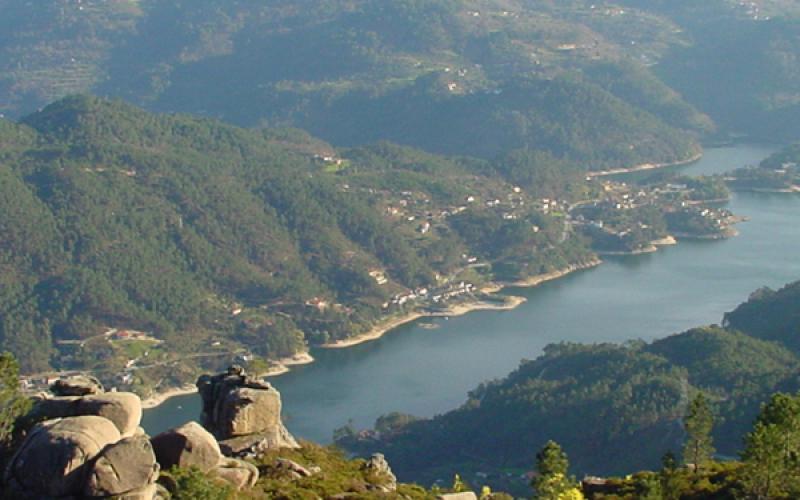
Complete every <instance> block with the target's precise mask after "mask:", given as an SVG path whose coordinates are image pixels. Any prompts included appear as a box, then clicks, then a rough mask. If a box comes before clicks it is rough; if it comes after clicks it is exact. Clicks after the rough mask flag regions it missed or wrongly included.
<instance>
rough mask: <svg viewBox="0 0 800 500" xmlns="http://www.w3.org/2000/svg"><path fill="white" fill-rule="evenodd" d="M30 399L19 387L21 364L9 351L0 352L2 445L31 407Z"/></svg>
mask: <svg viewBox="0 0 800 500" xmlns="http://www.w3.org/2000/svg"><path fill="white" fill-rule="evenodd" d="M29 406H30V401H29V399H28V398H26V397H24V396H23V395H22V393H21V391H20V388H19V364H18V363H17V360H16V359H14V356H13V355H11V354H10V353H8V352H5V353H3V354H0V447H2V446H4V445H5V444H6V443H7V442H8V440H9V439H10V438H11V435H12V433H13V431H14V423H15V421H16V420H17V418H18V417H20V416H22V415H23V414H24V413H25V412H26V411H27V410H28V408H29Z"/></svg>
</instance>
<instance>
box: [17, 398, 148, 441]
mask: <svg viewBox="0 0 800 500" xmlns="http://www.w3.org/2000/svg"><path fill="white" fill-rule="evenodd" d="M87 415H94V416H98V417H104V418H107V419H108V420H111V421H112V422H113V423H114V425H116V426H117V429H118V430H119V431H120V433H121V435H122V436H123V437H130V436H133V435H134V434H135V433H136V431H137V429H138V428H139V424H140V423H141V420H142V401H141V399H139V396H137V395H136V394H133V393H132V392H107V393H104V394H97V395H92V396H83V397H74V396H64V397H55V398H45V399H39V400H37V401H35V402H34V405H33V408H32V409H31V411H30V412H29V413H28V415H27V416H26V417H25V418H26V419H28V420H30V421H33V422H37V421H42V420H51V419H54V418H67V417H78V416H87Z"/></svg>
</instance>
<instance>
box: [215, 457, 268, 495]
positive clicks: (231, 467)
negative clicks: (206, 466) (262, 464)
mask: <svg viewBox="0 0 800 500" xmlns="http://www.w3.org/2000/svg"><path fill="white" fill-rule="evenodd" d="M211 474H214V475H216V476H217V477H219V478H221V479H224V480H225V481H227V482H228V483H230V484H231V485H232V486H233V487H234V488H236V489H237V490H243V489H246V488H252V487H253V486H255V485H256V482H257V481H258V468H256V466H255V465H253V464H251V463H248V462H245V461H244V460H237V459H235V458H223V459H222V461H221V462H220V464H219V465H217V466H216V467H215V468H214V469H212V470H211Z"/></svg>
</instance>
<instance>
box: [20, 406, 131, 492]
mask: <svg viewBox="0 0 800 500" xmlns="http://www.w3.org/2000/svg"><path fill="white" fill-rule="evenodd" d="M119 439H120V434H119V430H117V428H116V426H115V425H114V424H113V423H112V422H111V421H110V420H108V419H106V418H103V417H98V416H91V415H90V416H80V417H73V418H66V419H58V420H50V421H47V422H44V423H42V424H39V425H37V426H36V427H34V428H33V430H32V431H31V433H30V434H29V435H28V437H27V438H26V439H25V441H24V442H23V443H22V446H21V447H20V448H19V450H17V452H16V454H15V455H14V456H13V457H12V459H11V462H10V464H9V466H8V468H7V470H6V478H5V479H6V483H7V484H8V485H9V486H10V488H12V489H18V490H20V491H24V492H26V493H28V494H33V495H38V496H40V497H46V496H49V497H66V496H77V495H80V494H81V493H82V492H83V487H84V484H85V482H86V479H87V476H88V473H89V467H90V465H89V464H90V463H91V461H92V460H93V459H94V458H95V457H96V456H97V455H98V454H99V453H100V451H101V450H102V449H103V448H105V447H106V446H107V445H109V444H111V443H115V442H117V441H119Z"/></svg>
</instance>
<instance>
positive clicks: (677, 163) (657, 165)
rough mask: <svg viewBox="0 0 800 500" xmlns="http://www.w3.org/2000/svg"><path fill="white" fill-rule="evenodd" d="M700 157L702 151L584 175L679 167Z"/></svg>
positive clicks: (606, 174) (595, 175)
mask: <svg viewBox="0 0 800 500" xmlns="http://www.w3.org/2000/svg"><path fill="white" fill-rule="evenodd" d="M701 158H703V153H702V152H700V153H697V154H694V155H692V156H691V157H690V158H688V159H686V160H680V161H674V162H667V163H642V164H640V165H636V166H633V167H627V168H625V167H623V168H612V169H609V170H601V171H599V172H589V173H588V174H586V175H587V176H588V177H606V176H609V175H619V174H632V173H634V172H643V171H645V170H656V169H659V168H667V167H680V166H682V165H688V164H690V163H694V162H696V161H699V160H700V159H701Z"/></svg>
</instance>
